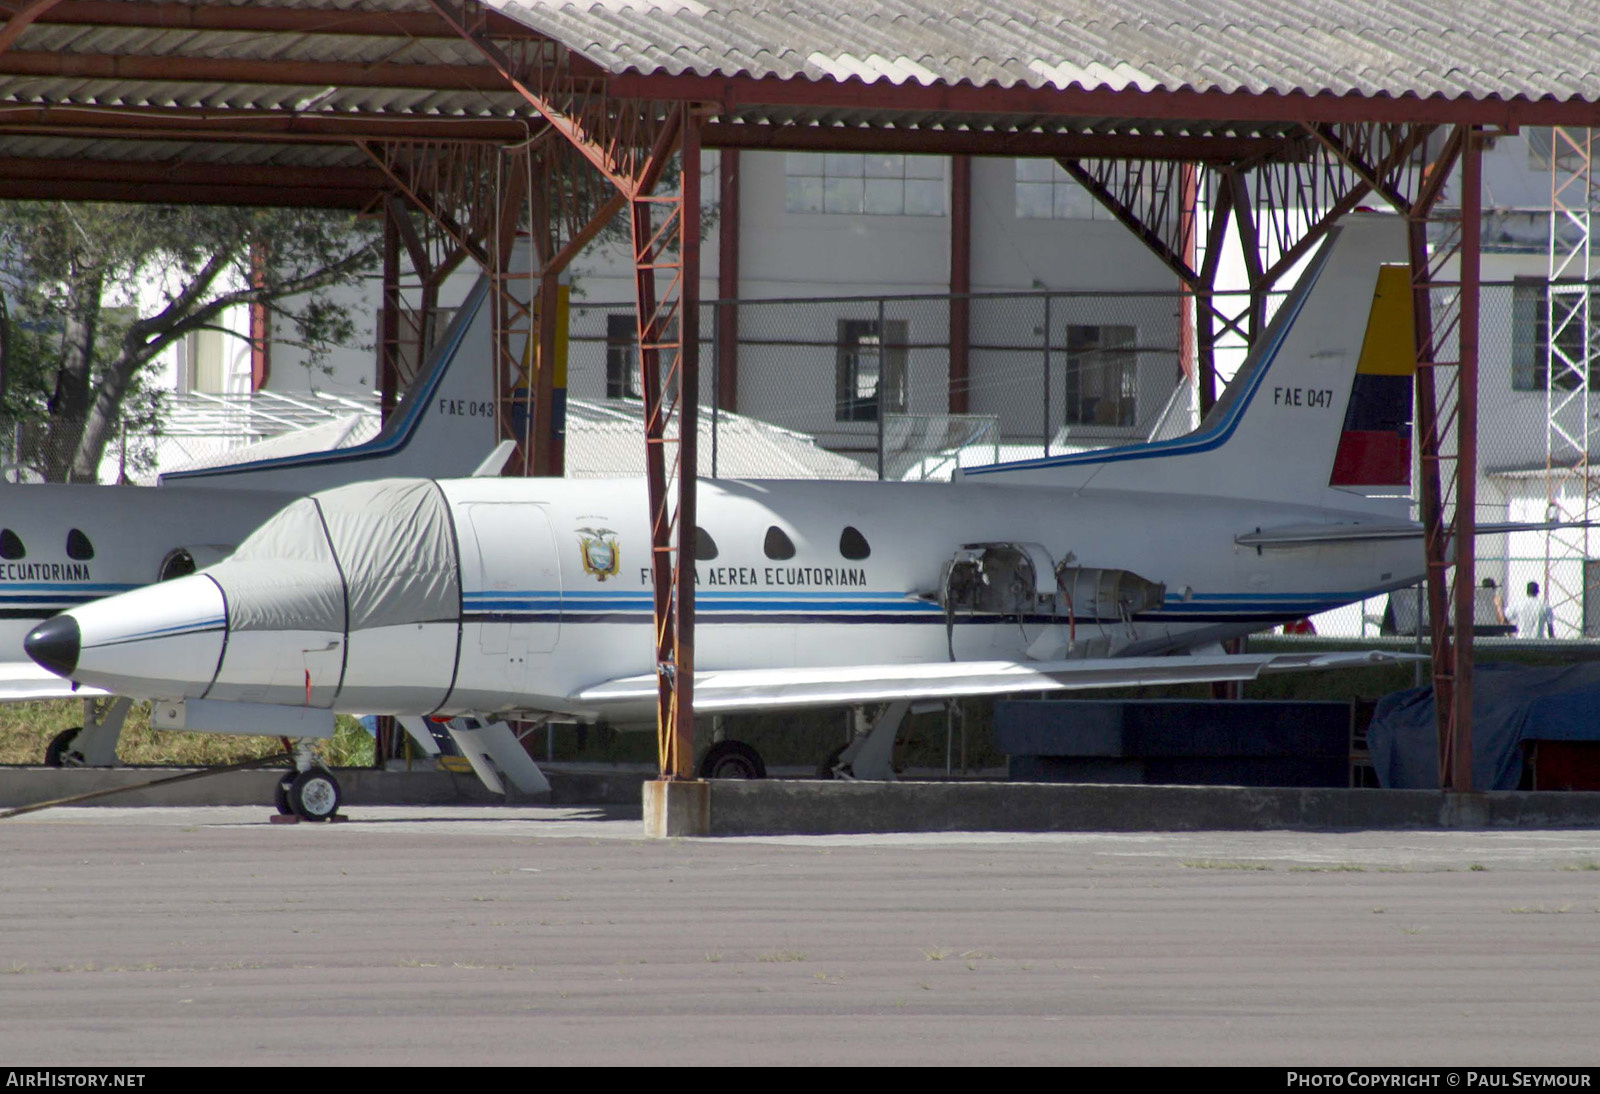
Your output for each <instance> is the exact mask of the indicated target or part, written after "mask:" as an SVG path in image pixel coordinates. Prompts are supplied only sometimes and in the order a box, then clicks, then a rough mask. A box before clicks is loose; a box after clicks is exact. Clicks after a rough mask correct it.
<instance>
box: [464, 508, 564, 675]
mask: <svg viewBox="0 0 1600 1094" xmlns="http://www.w3.org/2000/svg"><path fill="white" fill-rule="evenodd" d="M467 514H468V518H469V519H470V520H471V522H472V532H473V539H474V541H475V542H476V548H477V560H476V561H477V567H478V572H477V574H476V575H475V576H476V578H477V580H476V581H475V582H472V583H471V584H469V585H468V587H467V590H466V609H467V612H468V613H469V614H470V615H471V616H472V617H474V618H475V619H476V620H477V621H478V622H479V623H480V627H479V637H478V642H479V648H480V651H481V652H482V654H483V655H484V657H485V658H486V659H488V660H489V661H491V662H495V663H501V664H504V666H505V673H506V679H505V682H506V683H507V684H509V685H510V686H512V687H514V688H515V687H520V686H521V685H522V684H523V682H524V680H525V678H526V674H527V668H528V658H529V657H530V656H533V657H537V656H538V655H540V654H547V653H549V652H551V651H552V650H554V649H555V647H556V642H557V641H558V640H559V638H560V636H561V569H560V561H559V558H558V556H557V553H556V542H555V534H554V533H553V532H552V530H551V527H550V518H549V517H548V516H547V515H546V514H545V511H544V510H543V509H541V508H539V507H538V506H536V505H525V504H524V505H517V504H492V503H485V504H474V505H471V506H469V507H468V508H467ZM474 586H475V587H474Z"/></svg>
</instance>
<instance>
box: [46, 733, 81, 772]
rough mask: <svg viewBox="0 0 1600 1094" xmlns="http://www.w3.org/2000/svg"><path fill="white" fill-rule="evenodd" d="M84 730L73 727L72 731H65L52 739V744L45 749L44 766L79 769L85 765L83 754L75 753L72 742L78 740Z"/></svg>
mask: <svg viewBox="0 0 1600 1094" xmlns="http://www.w3.org/2000/svg"><path fill="white" fill-rule="evenodd" d="M82 728H83V727H82V726H73V727H72V728H71V729H63V730H62V731H61V732H60V733H57V734H56V735H55V736H54V737H52V738H50V743H49V744H48V745H46V746H45V748H44V765H45V766H46V767H66V766H68V765H71V766H73V767H77V766H78V765H79V764H81V763H83V754H82V753H79V752H74V751H73V749H72V742H73V741H75V740H77V737H78V733H79V732H80V731H81V730H82Z"/></svg>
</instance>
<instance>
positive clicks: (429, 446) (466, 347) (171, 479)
mask: <svg viewBox="0 0 1600 1094" xmlns="http://www.w3.org/2000/svg"><path fill="white" fill-rule="evenodd" d="M488 297H489V281H488V278H479V279H478V282H477V284H476V285H474V286H473V288H472V290H471V291H470V292H469V293H468V294H467V297H466V299H465V300H464V301H463V302H462V304H461V306H460V307H459V308H457V309H456V314H455V316H454V317H453V318H452V319H451V321H450V324H449V326H448V327H446V329H445V331H444V334H443V335H442V336H441V337H440V338H439V340H438V342H437V344H436V345H435V346H434V348H433V350H432V352H431V353H430V354H429V355H428V359H427V362H426V363H425V365H424V367H423V368H422V370H421V371H420V372H418V373H417V377H416V379H415V380H414V381H412V384H411V386H410V388H408V389H407V391H406V393H405V395H404V397H403V399H402V400H401V403H400V408H399V410H398V411H397V412H396V413H395V414H393V415H391V417H390V419H389V421H388V422H387V423H386V424H385V425H384V427H383V429H382V430H381V431H380V432H379V433H378V435H377V436H376V437H374V438H373V439H372V440H370V441H366V442H364V443H362V444H358V445H354V446H352V447H350V448H340V449H334V450H332V451H328V452H307V453H301V454H299V455H293V456H280V457H277V458H274V459H264V460H255V461H252V462H248V463H235V464H229V465H226V466H222V467H206V468H197V469H195V470H190V471H176V472H171V473H169V474H165V475H162V476H161V480H160V481H161V482H162V483H163V484H178V483H181V484H184V485H189V486H226V487H236V488H239V489H245V490H280V491H285V492H292V493H308V492H310V491H313V490H325V489H328V488H330V487H334V486H342V485H344V484H346V483H351V482H357V481H360V480H363V479H380V478H404V477H422V478H441V479H442V478H464V477H467V476H469V475H471V474H472V473H473V472H474V471H475V470H476V469H477V468H478V467H479V466H480V465H481V464H482V463H483V462H484V460H485V458H486V457H487V456H488V455H489V454H490V452H491V451H493V450H494V448H495V444H496V442H497V441H498V440H499V430H498V425H497V422H496V419H495V398H494V376H493V371H492V369H491V368H490V363H491V362H492V361H493V360H494V356H493V334H492V332H491V330H490V326H491V324H490V316H491V312H492V309H491V308H490V306H489V302H488Z"/></svg>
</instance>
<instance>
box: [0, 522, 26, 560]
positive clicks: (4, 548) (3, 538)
mask: <svg viewBox="0 0 1600 1094" xmlns="http://www.w3.org/2000/svg"><path fill="white" fill-rule="evenodd" d="M27 555H28V549H27V548H26V547H24V546H23V545H22V539H21V538H20V537H19V536H18V535H17V533H15V532H13V531H12V530H11V529H9V528H0V558H3V559H7V560H8V561H15V560H16V559H19V558H26V557H27Z"/></svg>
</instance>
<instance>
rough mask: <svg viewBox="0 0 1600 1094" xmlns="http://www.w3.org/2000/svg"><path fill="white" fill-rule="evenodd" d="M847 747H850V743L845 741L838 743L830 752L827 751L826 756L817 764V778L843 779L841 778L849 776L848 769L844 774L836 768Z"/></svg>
mask: <svg viewBox="0 0 1600 1094" xmlns="http://www.w3.org/2000/svg"><path fill="white" fill-rule="evenodd" d="M849 747H850V745H849V743H848V742H847V743H845V744H842V745H840V746H839V747H838V748H836V749H834V750H833V751H832V752H830V753H828V755H827V757H826V758H824V759H823V761H822V762H821V763H820V764H818V765H817V778H819V779H843V778H849V774H848V770H847V772H846V773H844V774H841V773H840V772H839V771H838V770H837V768H838V766H839V760H840V759H841V758H842V757H843V756H844V750H845V749H847V748H849Z"/></svg>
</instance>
